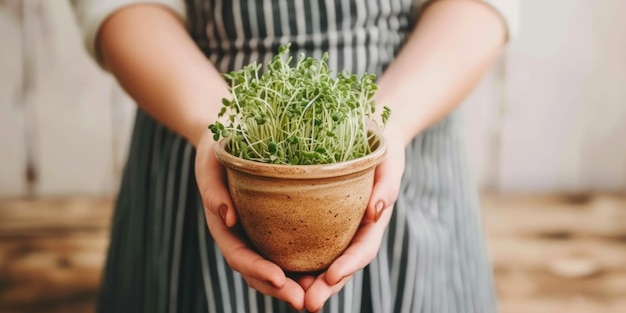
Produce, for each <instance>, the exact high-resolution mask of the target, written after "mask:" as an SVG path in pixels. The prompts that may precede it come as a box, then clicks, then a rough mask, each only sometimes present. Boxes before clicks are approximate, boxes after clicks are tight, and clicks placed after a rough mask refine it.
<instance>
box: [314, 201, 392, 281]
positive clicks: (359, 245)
mask: <svg viewBox="0 0 626 313" xmlns="http://www.w3.org/2000/svg"><path fill="white" fill-rule="evenodd" d="M391 214H392V210H384V212H383V214H382V216H381V218H380V220H379V221H378V222H376V223H373V222H369V223H368V222H366V223H364V224H363V225H362V226H361V228H359V230H358V231H357V233H356V235H355V237H354V239H353V240H352V243H351V244H350V246H349V247H348V249H346V251H345V252H344V253H343V254H342V255H341V256H340V257H339V258H337V260H335V261H334V262H333V263H332V264H331V265H330V267H329V268H328V270H327V271H326V273H325V279H326V282H327V283H328V284H329V285H334V284H337V283H338V282H339V281H341V280H342V279H344V278H345V277H349V276H352V275H354V273H356V272H357V271H359V270H361V269H363V268H365V267H366V266H367V265H368V264H369V263H370V262H372V260H373V259H374V258H375V257H376V254H378V249H379V247H380V244H381V241H382V238H383V234H384V232H385V229H386V227H387V224H388V223H389V220H390V219H391Z"/></svg>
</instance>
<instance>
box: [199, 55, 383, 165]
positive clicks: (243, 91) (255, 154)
mask: <svg viewBox="0 0 626 313" xmlns="http://www.w3.org/2000/svg"><path fill="white" fill-rule="evenodd" d="M289 48H290V45H282V46H280V47H279V49H278V54H277V55H275V56H274V57H273V58H272V59H271V61H270V62H269V64H267V67H266V70H265V71H264V72H263V73H262V74H260V71H261V68H262V65H261V64H258V63H256V62H255V63H252V64H250V65H248V66H246V67H244V68H243V69H241V70H238V71H233V72H230V73H228V74H224V77H225V78H226V80H227V81H228V83H229V89H230V92H231V94H232V99H223V100H222V105H223V107H222V109H221V111H220V113H219V118H220V119H221V120H222V121H225V122H215V123H213V124H211V125H209V129H210V130H211V131H212V133H213V138H214V139H215V140H216V141H217V140H219V139H220V138H228V139H229V141H228V147H227V148H228V150H229V152H230V153H231V154H233V155H235V156H238V157H241V158H244V159H247V160H252V161H258V162H263V163H274V164H293V165H310V164H327V163H337V162H342V161H347V160H352V159H356V158H359V157H362V156H365V155H367V154H369V153H370V152H371V144H372V141H373V140H375V138H373V136H374V135H373V133H372V132H369V131H368V130H369V128H368V125H369V122H368V121H371V120H373V118H372V115H373V114H374V113H375V111H376V106H375V103H374V100H373V96H374V93H375V92H376V90H377V88H378V87H377V86H376V84H375V83H374V80H375V78H376V76H375V75H374V74H365V75H363V76H361V77H357V75H354V74H350V73H348V72H346V71H344V72H341V73H339V74H338V75H337V76H336V77H332V76H331V75H332V72H331V71H330V69H329V68H328V64H327V61H328V53H324V54H323V56H322V58H321V59H315V58H312V57H306V56H305V55H303V54H302V55H300V58H299V60H298V62H297V63H296V65H295V66H293V67H292V66H291V65H290V64H291V63H292V57H290V56H289ZM389 114H390V110H389V108H388V107H384V109H383V112H382V113H381V120H382V123H383V126H384V124H386V122H387V120H388V118H389ZM223 117H228V118H227V119H223ZM224 123H225V124H226V125H225V124H224Z"/></svg>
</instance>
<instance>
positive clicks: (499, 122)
mask: <svg viewBox="0 0 626 313" xmlns="http://www.w3.org/2000/svg"><path fill="white" fill-rule="evenodd" d="M619 12H626V2H625V1H621V0H603V1H593V0H575V1H574V0H550V1H539V0H534V1H530V0H524V1H520V16H521V31H520V33H519V34H518V36H517V37H516V38H515V40H514V41H513V42H512V43H511V44H510V45H509V47H508V48H507V51H506V53H505V54H504V56H503V57H502V58H501V60H500V61H499V63H498V64H496V66H495V67H494V69H493V70H492V71H491V72H490V73H489V74H488V75H487V77H485V79H484V80H483V81H482V82H481V84H480V86H479V87H478V88H477V89H476V90H475V91H474V92H473V93H472V95H471V96H470V97H469V98H468V100H467V101H466V103H465V104H464V111H465V114H466V124H467V128H468V139H469V141H468V147H469V152H470V161H471V164H472V166H473V168H474V173H475V176H476V179H477V180H478V182H479V184H480V186H481V187H482V188H483V189H489V190H496V191H506V192H586V191H616V190H618V191H619V190H626V88H623V87H624V86H626V19H623V18H620V16H619ZM0 42H2V48H1V49H0V82H1V83H0V196H23V195H34V196H38V195H42V196H48V195H70V194H71V195H75V194H88V195H91V194H93V195H100V194H111V193H114V192H115V190H116V188H117V182H118V181H119V177H120V173H121V168H122V166H123V163H124V158H125V154H126V147H127V144H128V138H129V133H130V130H131V127H132V120H133V114H134V113H133V112H134V111H133V104H132V101H130V100H129V99H128V97H127V96H125V95H124V93H123V92H122V91H120V89H119V88H118V87H117V85H116V84H115V82H114V81H113V80H112V79H111V78H110V77H109V76H107V75H106V74H104V73H103V72H102V71H101V70H100V69H98V68H97V67H96V66H95V64H94V63H93V62H92V61H91V60H90V59H89V58H88V56H87V55H86V53H85V52H84V49H83V46H82V42H81V40H80V36H79V32H78V29H77V27H76V24H75V21H74V19H73V16H72V12H71V9H70V6H69V3H68V2H66V1H44V0H26V1H20V0H0Z"/></svg>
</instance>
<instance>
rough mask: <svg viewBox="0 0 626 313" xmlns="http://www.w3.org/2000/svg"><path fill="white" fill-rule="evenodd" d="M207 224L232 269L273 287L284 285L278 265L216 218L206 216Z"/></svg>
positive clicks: (284, 279)
mask: <svg viewBox="0 0 626 313" xmlns="http://www.w3.org/2000/svg"><path fill="white" fill-rule="evenodd" d="M207 224H208V226H209V231H210V232H211V236H213V239H214V240H215V243H216V244H217V245H218V247H219V249H220V251H221V252H222V255H224V258H225V259H226V262H227V263H228V265H230V267H231V268H232V269H233V270H235V271H237V272H239V273H241V275H243V276H247V277H251V278H254V279H257V280H261V281H266V282H268V283H270V284H271V285H273V286H275V287H283V286H284V285H285V282H286V280H287V277H286V276H285V273H284V272H283V270H282V269H281V268H280V267H279V266H278V265H276V264H274V263H272V262H270V261H268V260H266V259H264V258H263V257H261V256H260V255H259V254H258V253H256V252H254V251H252V250H251V249H250V248H248V246H247V245H246V243H245V242H244V241H243V240H242V239H241V238H240V237H239V236H237V235H235V234H234V233H233V232H232V231H231V230H230V229H229V228H228V227H227V226H226V225H224V224H223V223H222V222H220V221H217V219H216V218H209V217H207Z"/></svg>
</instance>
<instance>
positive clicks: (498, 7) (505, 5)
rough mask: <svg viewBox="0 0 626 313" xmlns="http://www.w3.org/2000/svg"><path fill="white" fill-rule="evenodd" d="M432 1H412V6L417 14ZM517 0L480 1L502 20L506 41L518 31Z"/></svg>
mask: <svg viewBox="0 0 626 313" xmlns="http://www.w3.org/2000/svg"><path fill="white" fill-rule="evenodd" d="M432 1H434V0H414V2H413V3H414V4H417V10H418V12H419V11H421V8H422V7H423V6H424V5H425V4H429V3H431V2H432ZM518 1H519V0H482V2H484V3H486V4H488V5H489V6H491V7H492V8H493V9H494V10H495V11H496V12H497V13H499V14H500V16H501V17H502V20H503V21H504V23H505V25H506V27H507V34H508V36H507V37H508V39H509V40H511V38H514V37H515V36H516V35H517V32H518V31H519V8H518V5H519V3H518Z"/></svg>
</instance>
